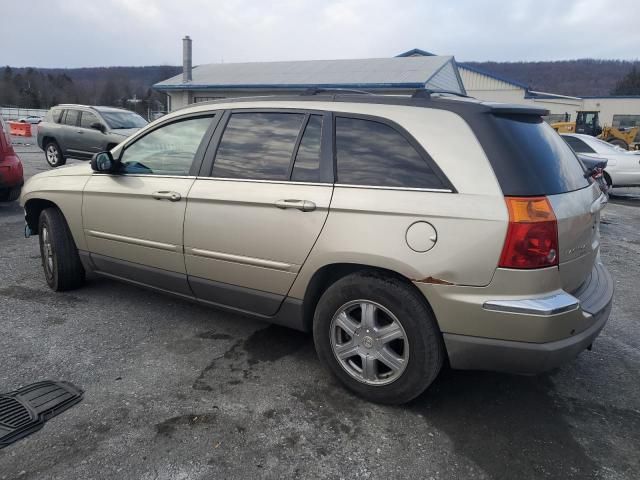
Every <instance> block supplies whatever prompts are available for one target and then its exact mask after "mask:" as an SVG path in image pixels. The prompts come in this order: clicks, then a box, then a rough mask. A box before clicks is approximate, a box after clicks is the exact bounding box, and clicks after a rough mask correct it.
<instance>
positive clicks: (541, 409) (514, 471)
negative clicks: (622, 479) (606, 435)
mask: <svg viewBox="0 0 640 480" xmlns="http://www.w3.org/2000/svg"><path fill="white" fill-rule="evenodd" d="M408 408H410V409H411V410H412V411H413V412H416V413H418V414H420V415H422V416H423V417H424V418H425V421H426V422H428V423H429V424H430V425H432V426H434V427H435V428H437V429H438V430H439V431H441V432H444V433H445V434H446V435H447V436H448V437H449V438H450V439H451V441H452V442H453V443H454V448H455V450H456V451H457V452H458V453H460V454H462V455H463V456H465V457H467V458H469V459H470V460H472V461H473V462H474V463H476V464H477V465H478V466H479V467H480V468H481V469H482V470H483V471H484V472H486V473H487V474H488V475H489V477H490V478H518V477H520V476H524V477H529V476H530V475H531V473H532V472H536V475H538V476H539V477H540V478H542V477H550V478H589V477H591V476H592V475H593V474H594V473H595V472H596V471H597V470H598V467H597V465H596V464H595V463H594V462H593V461H592V459H591V458H590V457H589V456H588V455H587V453H586V452H585V451H584V449H583V447H582V446H581V445H580V444H579V443H578V442H577V441H576V439H575V438H574V437H573V435H572V426H571V425H570V424H569V423H568V422H567V420H566V419H565V416H564V413H568V410H569V409H570V407H569V406H568V405H566V404H565V402H564V401H563V400H562V399H561V398H559V397H557V396H556V395H555V394H554V386H553V382H552V381H551V376H550V374H547V375H539V376H519V375H507V374H500V373H490V372H479V371H453V370H449V369H447V370H444V371H443V372H442V373H441V375H440V376H439V377H438V379H437V380H436V381H435V382H434V383H433V384H432V385H431V387H430V388H429V389H428V390H427V391H426V392H425V393H424V394H422V395H421V396H420V397H419V398H417V399H416V400H414V401H413V402H412V403H411V404H410V405H409V407H408Z"/></svg>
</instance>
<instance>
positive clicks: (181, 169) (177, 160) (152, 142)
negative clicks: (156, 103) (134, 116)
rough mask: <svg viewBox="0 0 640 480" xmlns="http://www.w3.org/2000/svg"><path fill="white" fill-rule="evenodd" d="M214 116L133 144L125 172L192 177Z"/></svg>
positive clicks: (169, 128)
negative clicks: (197, 155) (195, 158)
mask: <svg viewBox="0 0 640 480" xmlns="http://www.w3.org/2000/svg"><path fill="white" fill-rule="evenodd" d="M211 118H212V117H201V118H190V119H187V120H181V121H178V122H174V123H171V124H169V125H165V126H163V127H160V128H158V129H156V130H154V131H152V132H151V133H149V134H147V135H145V136H144V137H142V138H140V139H139V140H137V141H136V142H135V143H133V144H131V145H129V146H128V147H127V148H126V149H125V150H124V152H123V154H122V157H121V159H120V161H121V163H122V171H123V172H124V173H136V174H155V175H189V170H190V169H191V164H192V163H193V159H194V157H195V155H196V152H197V151H198V147H199V146H200V142H201V141H202V138H203V137H204V134H205V133H206V132H207V129H208V128H209V125H210V124H211Z"/></svg>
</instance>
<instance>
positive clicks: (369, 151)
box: [336, 117, 443, 188]
mask: <svg viewBox="0 0 640 480" xmlns="http://www.w3.org/2000/svg"><path fill="white" fill-rule="evenodd" d="M336 161H337V167H338V178H337V183H342V184H349V185H367V186H385V187H405V188H443V185H442V182H441V181H440V179H439V178H438V176H437V175H436V174H435V172H434V171H433V170H432V169H431V167H430V166H429V164H428V163H427V161H426V160H425V158H424V157H423V156H422V155H421V154H420V153H419V152H418V151H417V150H416V149H415V148H414V147H413V145H411V143H409V141H408V140H407V139H406V138H405V137H404V136H403V135H402V134H401V133H400V132H398V131H397V130H395V129H394V128H392V127H391V126H389V125H386V124H384V123H381V122H376V121H372V120H364V119H360V118H347V117H337V118H336Z"/></svg>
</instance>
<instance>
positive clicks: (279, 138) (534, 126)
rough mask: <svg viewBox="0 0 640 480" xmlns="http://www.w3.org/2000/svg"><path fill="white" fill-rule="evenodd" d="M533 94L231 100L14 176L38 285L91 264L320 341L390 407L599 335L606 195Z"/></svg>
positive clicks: (603, 315)
mask: <svg viewBox="0 0 640 480" xmlns="http://www.w3.org/2000/svg"><path fill="white" fill-rule="evenodd" d="M546 113H547V112H546V111H545V110H541V109H539V108H535V107H530V106H518V105H505V104H491V103H483V102H478V101H476V100H473V99H469V98H461V97H457V96H453V95H450V94H446V93H434V92H428V91H421V92H417V93H416V94H415V95H413V96H412V97H409V96H406V97H402V96H379V95H371V94H356V93H346V92H340V93H338V92H327V91H324V92H323V91H315V92H311V93H308V94H306V95H300V96H295V97H293V96H289V97H284V96H281V97H263V98H242V99H229V100H221V101H216V102H211V103H206V104H197V105H193V106H190V107H188V108H185V109H182V110H179V111H176V112H173V113H171V114H169V115H166V116H165V117H162V118H161V119H159V120H156V121H155V122H153V123H151V124H149V125H148V126H147V127H145V128H143V129H142V130H140V131H138V132H137V133H136V134H134V135H133V136H132V137H130V138H128V139H127V140H125V141H124V142H123V143H121V144H120V145H118V146H117V147H115V148H114V149H113V150H111V151H110V152H101V153H98V154H96V155H95V156H94V158H93V160H92V161H91V165H88V164H84V165H77V166H70V167H63V168H58V169H56V170H52V171H48V172H45V173H41V174H38V175H36V176H34V177H33V178H31V179H30V180H29V181H28V182H27V184H26V185H25V186H24V189H23V193H22V197H21V204H22V205H23V206H24V210H25V215H26V224H27V225H26V227H25V228H26V234H27V235H30V234H38V236H39V240H40V251H41V255H42V263H43V267H44V273H45V278H46V281H47V283H48V284H49V286H50V287H51V288H52V289H53V290H56V291H65V290H70V289H73V288H78V287H80V286H81V285H82V283H83V281H84V278H85V272H87V271H91V272H94V273H95V274H98V275H103V276H106V277H110V278H116V279H119V280H123V281H127V282H131V283H133V284H135V285H140V286H143V287H148V288H154V289H157V290H161V291H163V292H167V293H171V294H173V295H177V296H179V297H182V298H184V299H190V300H195V301H197V302H200V303H203V304H206V305H211V306H215V307H219V308H224V309H227V310H231V311H234V312H238V313H241V314H245V315H251V316H253V317H257V318H261V319H264V320H267V321H270V322H273V323H278V324H281V325H286V326H288V327H291V328H295V329H299V330H303V331H309V332H313V337H314V340H315V346H316V350H317V352H318V355H319V357H320V358H321V359H322V361H323V362H324V363H325V364H326V366H327V367H328V368H329V369H330V370H331V372H332V373H333V374H334V375H335V376H336V377H338V379H340V381H341V382H342V383H343V384H344V385H345V386H346V387H347V388H349V389H351V390H353V391H354V392H356V393H357V394H359V395H362V396H363V397H365V398H367V399H370V400H372V401H376V402H383V403H402V402H407V401H409V400H411V399H412V398H414V397H416V396H417V395H418V394H420V393H421V392H422V391H424V390H425V389H426V388H427V387H428V386H429V384H430V383H431V382H432V381H433V380H434V379H435V377H436V376H437V375H438V372H439V371H440V369H441V367H442V365H443V363H444V362H445V361H448V363H449V364H450V366H451V367H452V368H459V369H483V370H496V371H509V372H516V373H536V372H541V371H544V370H548V369H550V368H554V367H556V366H559V365H560V364H562V363H563V362H566V361H568V360H571V359H572V358H574V357H575V356H577V355H578V354H579V353H580V352H581V351H583V350H585V349H586V348H588V347H590V346H591V344H592V342H593V341H594V339H595V338H596V337H597V336H598V334H599V332H600V330H601V329H602V327H603V326H604V324H605V322H606V321H607V318H608V317H609V312H610V310H611V302H612V297H613V282H612V280H611V277H610V276H609V274H608V272H607V270H606V269H605V267H604V266H603V265H602V263H601V261H600V257H599V221H600V211H601V209H602V208H603V207H604V206H605V203H606V197H605V196H604V195H603V194H602V193H601V192H600V189H599V188H598V185H597V184H596V183H593V182H592V180H591V179H590V178H588V175H585V170H584V169H583V166H582V164H581V163H580V162H579V160H578V159H577V158H576V156H575V154H574V153H573V152H572V150H571V149H570V148H569V147H568V146H567V145H566V144H565V143H564V141H563V140H562V139H561V138H560V137H559V136H558V134H557V133H556V132H554V131H553V129H552V128H551V127H549V126H548V125H547V124H546V123H544V122H543V120H542V118H541V116H542V115H545V114H546Z"/></svg>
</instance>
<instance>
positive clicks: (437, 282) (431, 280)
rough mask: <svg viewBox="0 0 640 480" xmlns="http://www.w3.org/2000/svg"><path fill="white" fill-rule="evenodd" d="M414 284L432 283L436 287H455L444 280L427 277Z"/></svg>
mask: <svg viewBox="0 0 640 480" xmlns="http://www.w3.org/2000/svg"><path fill="white" fill-rule="evenodd" d="M414 282H418V283H431V284H434V285H455V284H453V283H451V282H447V281H446V280H442V279H440V278H435V277H427V278H423V279H420V280H414Z"/></svg>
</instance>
